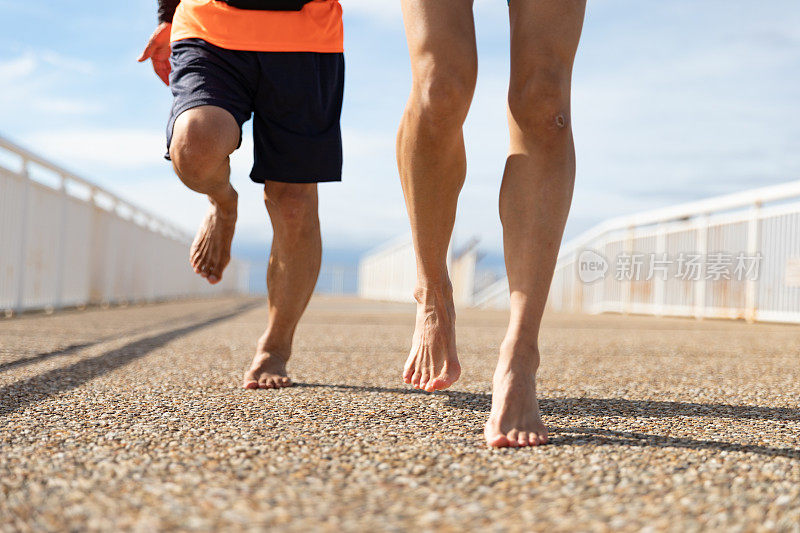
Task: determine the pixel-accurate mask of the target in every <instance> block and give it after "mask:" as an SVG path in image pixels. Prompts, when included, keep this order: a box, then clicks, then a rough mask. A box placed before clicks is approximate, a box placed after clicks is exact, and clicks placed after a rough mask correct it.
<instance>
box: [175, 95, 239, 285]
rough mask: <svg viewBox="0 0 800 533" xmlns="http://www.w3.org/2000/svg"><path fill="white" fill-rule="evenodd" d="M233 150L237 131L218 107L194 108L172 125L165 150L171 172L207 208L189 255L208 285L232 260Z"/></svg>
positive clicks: (234, 207)
mask: <svg viewBox="0 0 800 533" xmlns="http://www.w3.org/2000/svg"><path fill="white" fill-rule="evenodd" d="M238 144H239V125H238V124H237V123H236V119H234V118H233V116H232V115H231V114H230V113H228V112H227V111H225V110H224V109H222V108H220V107H215V106H199V107H195V108H192V109H189V110H187V111H184V112H183V113H181V114H180V116H179V117H178V118H177V120H176V121H175V126H174V128H173V133H172V143H171V144H170V158H171V159H172V163H173V166H174V167H175V172H176V173H177V174H178V176H179V177H180V178H181V181H183V182H184V183H185V184H186V186H187V187H189V188H190V189H192V190H193V191H197V192H199V193H203V194H205V195H206V196H208V200H209V202H210V203H211V207H209V209H208V214H207V215H206V218H205V220H203V223H202V224H201V225H200V229H199V230H198V231H197V236H196V237H195V239H194V242H193V243H192V246H191V249H190V252H189V261H190V263H191V265H192V268H193V269H194V271H195V272H196V273H198V274H200V275H201V276H203V277H204V278H206V279H207V280H208V282H209V283H211V284H214V283H218V282H219V281H220V280H221V279H222V271H223V270H225V267H226V266H228V262H229V261H230V258H231V241H232V240H233V232H234V230H235V228H236V206H237V195H236V191H235V190H234V188H233V187H232V186H231V183H230V159H229V156H230V154H231V153H233V151H234V150H236V146H237V145H238Z"/></svg>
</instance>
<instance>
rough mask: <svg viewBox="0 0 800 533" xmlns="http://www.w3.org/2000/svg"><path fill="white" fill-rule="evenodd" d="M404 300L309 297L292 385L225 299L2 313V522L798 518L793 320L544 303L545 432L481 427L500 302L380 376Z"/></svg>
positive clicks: (82, 525) (799, 356)
mask: <svg viewBox="0 0 800 533" xmlns="http://www.w3.org/2000/svg"><path fill="white" fill-rule="evenodd" d="M412 311H413V310H412V308H411V307H410V306H407V305H399V304H379V303H371V302H360V301H357V300H346V299H338V300H336V299H326V298H316V299H315V300H314V301H313V303H312V306H311V308H310V309H309V312H308V313H307V315H306V316H305V318H304V319H303V321H302V323H301V326H300V328H299V330H298V333H297V341H296V349H295V354H294V356H293V359H292V362H291V363H290V367H289V370H290V374H291V376H292V378H293V379H294V380H295V381H296V382H297V383H298V385H297V386H296V387H293V388H290V389H283V390H279V391H275V390H259V391H245V390H242V389H240V388H239V386H240V381H241V376H242V373H243V371H244V369H245V367H246V366H247V365H248V363H249V360H250V358H251V356H252V350H253V349H254V344H255V340H256V338H257V337H258V336H259V335H260V333H261V331H262V330H263V327H264V325H265V320H266V311H265V306H264V305H263V302H262V301H261V300H250V299H225V300H205V301H192V302H182V303H166V304H159V305H149V306H141V307H128V308H116V309H109V310H101V309H96V310H87V311H69V312H63V313H59V314H55V315H52V316H47V315H31V316H23V317H21V318H13V319H7V320H0V529H2V531H48V530H52V531H56V530H72V531H87V530H114V531H120V530H138V531H154V530H172V529H182V530H264V529H272V528H281V529H283V530H287V531H301V530H302V531H326V530H330V531H365V530H370V531H373V530H375V531H405V530H416V531H431V530H442V531H456V530H459V531H463V530H467V531H472V530H477V529H483V530H488V531H545V530H548V531H576V530H579V531H589V530H592V531H610V530H614V531H629V530H630V531H633V530H650V531H682V532H683V531H701V530H702V531H709V530H714V531H794V532H797V531H800V400H798V398H800V327H798V326H786V325H765V324H755V325H748V324H744V323H739V322H723V321H704V322H697V321H694V320H686V319H658V318H648V317H622V316H591V317H586V316H549V317H547V318H546V320H545V325H544V328H543V331H542V337H541V349H542V356H543V362H542V367H541V370H540V381H539V383H540V386H539V388H540V395H541V397H542V401H541V404H542V410H543V414H544V419H545V422H546V423H547V424H548V425H549V427H550V430H551V442H552V443H551V444H549V445H546V446H541V447H537V448H526V449H504V450H491V449H488V448H487V447H485V445H484V443H483V436H482V429H483V423H484V420H485V417H486V416H487V414H488V410H489V405H490V401H491V397H490V392H491V391H490V388H489V385H490V377H491V371H492V369H493V364H494V354H495V351H496V349H497V346H498V344H499V342H500V340H501V338H502V335H503V331H504V326H505V320H506V314H505V313H504V312H499V311H463V312H461V313H460V314H459V331H458V333H459V349H460V354H461V360H462V364H463V367H464V372H463V374H462V378H461V380H460V381H459V382H458V383H456V384H455V386H454V387H453V388H452V390H449V391H444V392H439V393H435V394H428V393H422V392H418V391H414V390H412V389H410V388H409V387H408V386H406V385H404V384H403V383H402V381H401V380H400V373H401V371H402V366H403V362H404V360H405V357H406V355H407V351H408V348H409V345H410V336H411V332H412V328H413V312H412Z"/></svg>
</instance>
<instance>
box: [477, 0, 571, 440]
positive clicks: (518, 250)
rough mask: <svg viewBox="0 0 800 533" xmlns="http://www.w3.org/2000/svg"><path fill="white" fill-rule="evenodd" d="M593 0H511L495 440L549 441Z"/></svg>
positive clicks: (491, 435)
mask: <svg viewBox="0 0 800 533" xmlns="http://www.w3.org/2000/svg"><path fill="white" fill-rule="evenodd" d="M584 9H585V0H537V1H536V2H529V1H527V0H511V6H510V10H511V83H510V86H509V96H508V118H509V120H508V121H509V126H510V130H511V148H510V151H509V156H508V160H507V162H506V169H505V175H504V176H503V185H502V188H501V191H500V218H501V220H502V222H503V243H504V246H505V258H506V269H507V271H508V283H509V288H510V290H511V318H510V322H509V326H508V331H507V333H506V337H505V339H504V340H503V344H502V346H501V349H500V358H499V361H498V365H497V370H496V371H495V375H494V383H493V385H494V387H493V393H492V411H491V414H490V416H489V420H488V422H487V423H486V432H485V433H486V440H487V442H488V443H489V444H490V445H493V446H527V445H536V444H543V443H545V442H547V428H546V427H545V426H544V424H543V423H542V419H541V416H540V414H539V405H538V402H537V400H536V382H535V379H536V370H537V368H538V366H539V349H538V336H539V324H540V321H541V318H542V313H543V311H544V306H545V302H546V300H547V293H548V291H549V288H550V281H551V279H552V277H553V269H554V268H555V263H556V257H557V255H558V249H559V245H560V243H561V236H562V233H563V231H564V224H565V223H566V219H567V214H568V212H569V206H570V202H571V200H572V187H573V184H574V181H575V149H574V145H573V141H572V128H571V122H570V83H571V78H572V63H573V60H574V57H575V51H576V49H577V47H578V40H579V39H580V33H581V27H582V24H583V13H584Z"/></svg>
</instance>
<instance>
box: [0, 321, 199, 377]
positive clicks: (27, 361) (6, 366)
mask: <svg viewBox="0 0 800 533" xmlns="http://www.w3.org/2000/svg"><path fill="white" fill-rule="evenodd" d="M202 318H203V315H201V314H200V313H194V314H191V315H189V316H182V317H177V318H173V319H170V320H162V321H160V322H158V324H148V325H146V326H141V327H138V328H134V329H130V330H128V331H121V332H116V333H114V334H113V335H105V336H103V337H98V338H96V339H92V340H91V341H89V342H81V343H75V344H70V345H69V346H65V347H64V348H59V349H58V350H52V351H49V352H42V353H37V354H36V355H31V356H28V357H23V358H21V359H16V360H14V361H7V362H5V363H0V372H4V371H6V370H11V369H12V368H17V367H20V366H26V365H32V364H35V363H40V362H42V361H46V360H48V359H52V358H54V357H64V356H67V355H72V354H74V353H75V352H78V351H80V350H83V349H84V348H89V347H91V346H97V345H98V344H103V343H104V342H108V341H110V340H113V339H119V338H120V337H130V336H133V335H138V334H140V333H144V332H146V331H150V330H151V329H153V328H154V327H159V328H163V327H166V326H170V325H172V324H178V323H182V322H190V321H193V320H199V319H202Z"/></svg>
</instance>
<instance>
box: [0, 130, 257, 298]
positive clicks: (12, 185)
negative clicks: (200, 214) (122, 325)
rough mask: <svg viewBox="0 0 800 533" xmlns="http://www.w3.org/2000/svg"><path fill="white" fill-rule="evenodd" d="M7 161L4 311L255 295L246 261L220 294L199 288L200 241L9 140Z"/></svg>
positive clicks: (0, 230) (2, 184)
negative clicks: (195, 262) (195, 246)
mask: <svg viewBox="0 0 800 533" xmlns="http://www.w3.org/2000/svg"><path fill="white" fill-rule="evenodd" d="M0 154H1V155H3V156H5V157H3V158H2V159H0V247H1V248H0V310H3V309H5V310H6V313H10V312H20V311H23V310H26V309H37V308H44V309H58V308H61V307H64V306H73V305H85V304H87V303H113V302H128V301H147V300H156V299H162V298H172V297H180V296H190V295H196V294H210V293H211V292H212V291H215V290H216V291H218V290H220V289H222V290H228V291H231V290H236V291H246V290H247V288H248V287H247V284H248V282H249V274H248V270H249V267H248V265H247V264H246V263H242V262H241V261H237V260H234V261H232V264H231V265H230V266H229V267H228V270H227V271H226V273H225V276H224V278H223V282H222V283H221V284H220V285H221V286H220V287H219V288H217V289H213V288H211V287H209V286H207V284H205V283H204V282H203V281H202V280H200V279H198V278H197V277H196V276H195V275H194V274H193V273H192V272H191V270H190V269H189V268H188V264H187V260H186V258H187V256H188V251H187V246H188V244H189V242H191V235H190V234H188V233H186V232H185V231H184V230H182V229H181V228H180V227H178V226H177V225H175V224H173V223H172V222H170V221H168V220H166V219H164V218H163V217H160V216H158V215H155V214H153V213H152V212H150V211H148V210H146V209H143V208H141V207H139V206H137V205H135V204H133V203H131V202H129V201H127V200H125V199H123V198H121V197H119V196H117V195H115V194H114V193H112V192H110V191H108V190H106V189H104V188H103V187H100V186H99V185H97V184H94V183H92V182H90V181H88V180H86V179H84V178H81V177H80V176H77V175H75V174H74V173H72V172H70V171H68V170H66V169H64V168H62V167H60V166H59V165H57V164H55V163H53V162H51V161H49V160H47V159H45V158H43V157H41V156H39V155H37V154H35V153H33V152H31V151H29V150H27V149H25V148H23V147H21V146H19V145H17V144H15V143H13V142H11V141H9V140H8V139H5V138H3V137H0ZM8 160H16V164H6V163H4V161H8ZM14 167H16V168H14ZM42 171H44V173H45V174H47V175H49V178H50V179H42V178H41V177H39V179H35V175H38V174H42ZM51 182H52V183H51Z"/></svg>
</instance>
